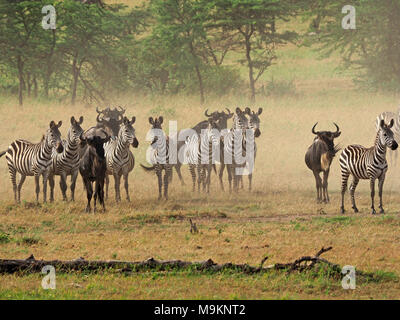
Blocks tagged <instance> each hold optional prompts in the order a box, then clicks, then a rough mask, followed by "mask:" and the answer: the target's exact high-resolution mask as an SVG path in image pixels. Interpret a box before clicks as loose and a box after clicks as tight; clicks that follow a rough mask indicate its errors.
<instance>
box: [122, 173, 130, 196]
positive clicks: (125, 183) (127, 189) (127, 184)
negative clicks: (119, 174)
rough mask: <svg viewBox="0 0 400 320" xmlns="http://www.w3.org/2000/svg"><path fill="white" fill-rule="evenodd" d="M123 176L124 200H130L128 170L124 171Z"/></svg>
mask: <svg viewBox="0 0 400 320" xmlns="http://www.w3.org/2000/svg"><path fill="white" fill-rule="evenodd" d="M123 176H124V186H125V192H126V200H128V201H131V198H130V197H129V182H128V178H129V172H126V173H124V174H123Z"/></svg>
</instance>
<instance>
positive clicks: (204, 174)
mask: <svg viewBox="0 0 400 320" xmlns="http://www.w3.org/2000/svg"><path fill="white" fill-rule="evenodd" d="M201 181H202V182H203V192H205V191H206V187H207V166H205V165H201Z"/></svg>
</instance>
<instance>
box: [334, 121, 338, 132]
mask: <svg viewBox="0 0 400 320" xmlns="http://www.w3.org/2000/svg"><path fill="white" fill-rule="evenodd" d="M333 124H334V125H335V127H336V133H338V132H339V126H338V125H337V124H336V123H333Z"/></svg>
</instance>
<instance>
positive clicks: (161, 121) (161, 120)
mask: <svg viewBox="0 0 400 320" xmlns="http://www.w3.org/2000/svg"><path fill="white" fill-rule="evenodd" d="M163 121H164V118H163V116H160V117H158V123H159V124H162V123H163Z"/></svg>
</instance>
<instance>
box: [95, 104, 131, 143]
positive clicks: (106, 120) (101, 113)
mask: <svg viewBox="0 0 400 320" xmlns="http://www.w3.org/2000/svg"><path fill="white" fill-rule="evenodd" d="M118 108H119V110H118V109H117V108H114V109H110V108H109V107H107V108H105V109H104V110H99V109H98V108H96V112H97V113H98V114H97V117H96V121H97V128H103V129H105V130H106V131H108V133H109V134H111V135H112V136H114V137H116V136H118V132H119V128H120V125H121V124H122V122H123V119H124V114H125V111H126V109H124V108H121V107H118ZM109 130H111V132H109Z"/></svg>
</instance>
